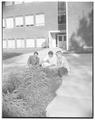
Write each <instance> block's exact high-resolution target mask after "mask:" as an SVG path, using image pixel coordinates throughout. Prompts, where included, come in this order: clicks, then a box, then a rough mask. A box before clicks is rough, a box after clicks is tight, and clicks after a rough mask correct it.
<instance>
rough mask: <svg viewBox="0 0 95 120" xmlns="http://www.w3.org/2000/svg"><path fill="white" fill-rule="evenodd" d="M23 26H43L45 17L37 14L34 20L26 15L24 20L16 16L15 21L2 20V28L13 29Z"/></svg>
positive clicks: (31, 16) (11, 19) (9, 19)
mask: <svg viewBox="0 0 95 120" xmlns="http://www.w3.org/2000/svg"><path fill="white" fill-rule="evenodd" d="M24 24H25V25H26V26H33V25H34V24H35V25H36V26H43V25H45V15H44V14H37V15H36V16H35V18H34V16H33V15H27V16H25V19H24V17H22V16H18V17H16V18H15V19H14V18H12V17H11V18H6V19H3V28H14V26H16V27H22V26H24Z"/></svg>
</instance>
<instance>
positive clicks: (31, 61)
mask: <svg viewBox="0 0 95 120" xmlns="http://www.w3.org/2000/svg"><path fill="white" fill-rule="evenodd" d="M27 64H28V66H29V67H32V66H37V65H39V57H38V52H34V55H31V56H29V58H28V62H27Z"/></svg>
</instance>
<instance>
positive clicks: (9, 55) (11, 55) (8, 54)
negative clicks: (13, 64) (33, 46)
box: [2, 52, 22, 60]
mask: <svg viewBox="0 0 95 120" xmlns="http://www.w3.org/2000/svg"><path fill="white" fill-rule="evenodd" d="M21 54H22V53H9V52H4V53H3V55H2V59H3V60H6V59H9V58H13V57H16V56H19V55H21Z"/></svg>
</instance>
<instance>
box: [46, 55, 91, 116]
mask: <svg viewBox="0 0 95 120" xmlns="http://www.w3.org/2000/svg"><path fill="white" fill-rule="evenodd" d="M84 57H85V58H83V57H81V59H82V62H81V64H80V63H79V61H81V60H80V58H78V59H79V61H78V60H76V58H73V59H71V60H73V61H72V62H71V64H70V65H71V68H72V70H71V73H70V74H69V76H67V77H63V80H62V85H61V86H60V87H59V89H58V90H57V91H56V95H57V96H56V97H55V98H54V100H53V101H52V102H51V103H50V104H49V105H48V106H47V109H46V111H47V114H46V115H47V117H91V116H92V71H91V70H92V69H91V60H86V61H83V59H84V60H85V59H87V58H86V56H84ZM88 59H89V56H88ZM75 60H76V61H77V63H76V61H75ZM84 62H85V64H84ZM72 63H73V64H72ZM76 64H77V65H76Z"/></svg>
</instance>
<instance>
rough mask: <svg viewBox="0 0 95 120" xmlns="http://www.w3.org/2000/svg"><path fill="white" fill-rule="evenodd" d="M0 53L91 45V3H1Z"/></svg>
mask: <svg viewBox="0 0 95 120" xmlns="http://www.w3.org/2000/svg"><path fill="white" fill-rule="evenodd" d="M2 9H3V12H2V13H3V48H4V49H3V50H5V51H6V50H7V51H8V50H10V51H13V50H14V51H20V50H29V49H30V50H31V49H32V48H42V47H49V48H55V47H60V48H62V49H65V50H78V51H80V50H84V49H85V50H86V49H88V48H92V45H93V3H92V2H67V3H65V2H63V1H60V2H57V1H55V2H3V3H2Z"/></svg>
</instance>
